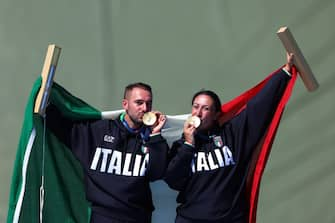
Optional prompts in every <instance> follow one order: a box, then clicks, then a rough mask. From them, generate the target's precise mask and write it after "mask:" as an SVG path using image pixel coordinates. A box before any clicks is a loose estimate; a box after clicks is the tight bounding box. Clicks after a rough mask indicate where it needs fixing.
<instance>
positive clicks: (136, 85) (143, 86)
mask: <svg viewBox="0 0 335 223" xmlns="http://www.w3.org/2000/svg"><path fill="white" fill-rule="evenodd" d="M134 88H141V89H143V90H146V91H148V92H150V94H151V95H152V91H151V87H150V85H148V84H145V83H142V82H136V83H132V84H129V85H127V86H126V87H125V88H124V94H123V98H124V99H125V98H126V96H127V94H128V92H130V91H132V90H133V89H134Z"/></svg>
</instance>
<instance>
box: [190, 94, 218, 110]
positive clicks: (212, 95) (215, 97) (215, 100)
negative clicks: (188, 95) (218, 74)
mask: <svg viewBox="0 0 335 223" xmlns="http://www.w3.org/2000/svg"><path fill="white" fill-rule="evenodd" d="M199 95H207V96H209V97H210V98H211V99H212V100H213V101H214V109H215V111H216V112H221V101H220V98H219V96H218V95H217V94H216V93H214V92H213V91H210V90H200V91H198V92H197V93H195V94H194V95H193V98H192V105H193V102H194V99H195V98H196V97H198V96H199Z"/></svg>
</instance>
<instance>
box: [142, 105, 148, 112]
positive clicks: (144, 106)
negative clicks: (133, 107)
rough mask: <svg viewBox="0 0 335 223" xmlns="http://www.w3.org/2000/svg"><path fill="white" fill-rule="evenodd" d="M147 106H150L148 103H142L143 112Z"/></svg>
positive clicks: (146, 110)
mask: <svg viewBox="0 0 335 223" xmlns="http://www.w3.org/2000/svg"><path fill="white" fill-rule="evenodd" d="M149 108H150V106H149V105H148V104H146V103H143V104H142V109H143V111H144V112H148V111H149Z"/></svg>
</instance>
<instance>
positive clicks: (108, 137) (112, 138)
mask: <svg viewBox="0 0 335 223" xmlns="http://www.w3.org/2000/svg"><path fill="white" fill-rule="evenodd" d="M114 139H115V137H114V136H109V135H105V136H104V141H105V142H110V143H114Z"/></svg>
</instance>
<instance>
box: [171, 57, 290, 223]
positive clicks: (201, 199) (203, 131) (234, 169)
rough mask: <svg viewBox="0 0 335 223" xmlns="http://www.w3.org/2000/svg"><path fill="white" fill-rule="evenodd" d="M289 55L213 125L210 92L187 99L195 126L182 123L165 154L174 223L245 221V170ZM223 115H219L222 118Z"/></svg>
mask: <svg viewBox="0 0 335 223" xmlns="http://www.w3.org/2000/svg"><path fill="white" fill-rule="evenodd" d="M292 61H293V55H292V54H291V55H288V56H287V63H286V65H285V66H284V67H283V69H280V70H279V71H278V72H277V73H276V74H274V75H273V76H272V77H271V79H270V80H269V81H268V82H267V84H266V85H265V86H264V87H263V88H262V90H261V91H260V92H259V93H258V94H257V95H256V96H255V97H254V98H253V99H251V100H250V101H249V102H248V103H247V106H246V108H245V109H244V110H243V111H242V112H241V113H239V114H238V115H237V116H235V117H234V118H232V119H231V120H229V121H227V122H225V123H224V124H223V125H219V122H218V120H219V118H220V116H221V115H222V114H221V113H222V112H221V102H220V99H219V97H218V96H217V94H215V93H214V92H212V91H207V90H203V91H199V92H197V93H196V94H195V95H194V96H193V99H192V112H191V114H192V116H196V117H198V118H199V119H200V121H201V124H200V126H198V127H196V126H195V125H194V122H185V125H184V133H183V135H182V137H181V139H180V140H177V141H176V142H174V144H173V146H172V148H171V150H170V152H169V165H168V169H167V172H166V177H165V181H166V182H167V183H168V185H169V186H170V187H171V188H172V189H175V190H178V191H179V194H178V197H177V202H178V203H179V206H178V207H177V217H176V222H177V223H198V222H199V223H200V222H201V223H206V222H207V223H214V222H215V223H218V222H229V223H245V222H247V221H248V210H249V207H248V202H247V197H246V194H245V191H246V188H245V186H246V179H247V175H248V174H247V173H248V167H249V165H250V162H251V157H252V153H253V150H254V148H255V147H256V145H257V143H258V141H259V140H260V139H261V137H262V136H263V135H264V133H265V131H266V128H267V126H268V124H269V122H270V121H271V119H272V117H273V114H274V111H275V109H276V107H277V105H278V102H279V100H280V98H281V96H282V94H283V92H284V90H285V87H286V85H287V83H288V80H289V79H290V74H289V72H290V70H291V67H292ZM223 115H224V114H223Z"/></svg>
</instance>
